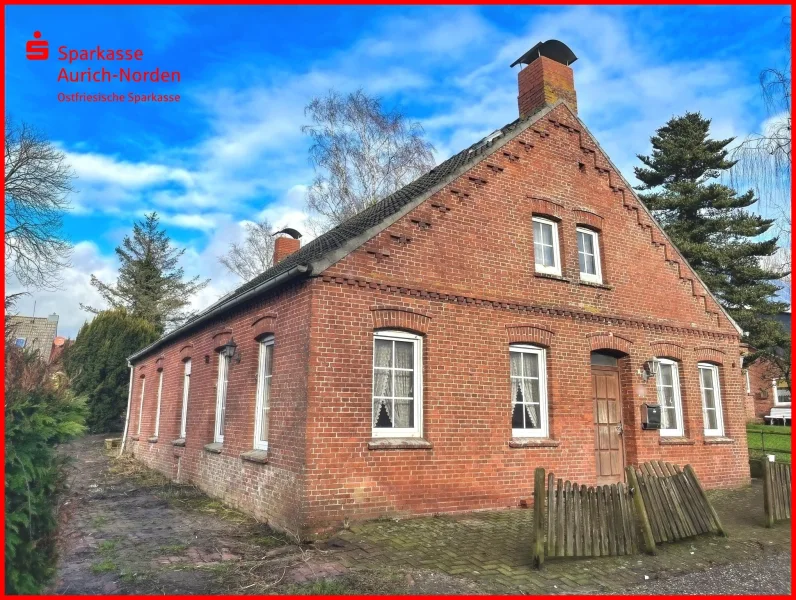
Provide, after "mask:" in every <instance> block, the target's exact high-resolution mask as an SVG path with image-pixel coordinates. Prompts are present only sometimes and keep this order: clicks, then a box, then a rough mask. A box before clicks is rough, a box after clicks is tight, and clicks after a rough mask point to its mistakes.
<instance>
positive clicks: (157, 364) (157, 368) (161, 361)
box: [155, 356, 166, 371]
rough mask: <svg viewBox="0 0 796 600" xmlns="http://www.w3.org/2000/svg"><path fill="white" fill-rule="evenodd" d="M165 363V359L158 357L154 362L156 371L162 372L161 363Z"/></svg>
mask: <svg viewBox="0 0 796 600" xmlns="http://www.w3.org/2000/svg"><path fill="white" fill-rule="evenodd" d="M165 361H166V359H165V358H164V357H163V356H158V359H157V360H156V361H155V369H156V370H158V371H162V370H163V363H164V362H165Z"/></svg>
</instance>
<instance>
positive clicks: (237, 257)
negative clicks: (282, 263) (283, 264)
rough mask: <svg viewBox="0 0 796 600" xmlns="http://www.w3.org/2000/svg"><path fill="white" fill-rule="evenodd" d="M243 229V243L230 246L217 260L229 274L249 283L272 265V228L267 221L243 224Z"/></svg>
mask: <svg viewBox="0 0 796 600" xmlns="http://www.w3.org/2000/svg"><path fill="white" fill-rule="evenodd" d="M243 227H244V229H245V230H246V238H245V239H244V240H243V242H242V243H240V244H238V243H233V244H230V245H229V250H228V251H227V253H226V254H224V255H223V256H219V257H218V260H219V262H220V263H221V264H222V265H224V266H225V267H226V268H227V270H228V271H229V272H230V273H234V274H235V275H237V276H238V277H240V278H241V279H242V280H243V281H249V280H251V279H254V278H255V277H257V275H259V274H260V273H262V272H263V271H265V270H267V269H269V268H270V267H271V265H272V264H273V260H274V238H273V227H272V226H271V223H269V222H268V221H267V220H264V221H260V222H259V223H245V224H244V226H243Z"/></svg>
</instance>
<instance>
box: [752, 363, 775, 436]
mask: <svg viewBox="0 0 796 600" xmlns="http://www.w3.org/2000/svg"><path fill="white" fill-rule="evenodd" d="M779 376H780V373H779V372H778V370H777V368H776V367H775V366H774V365H773V364H771V363H769V362H767V361H765V360H758V361H755V362H754V363H752V364H751V365H750V366H749V392H748V394H747V418H748V419H749V420H750V421H758V422H760V423H762V422H763V417H764V416H766V415H767V414H769V413H770V412H771V408H772V407H773V406H774V389H773V385H772V383H771V382H772V380H773V379H778V378H779Z"/></svg>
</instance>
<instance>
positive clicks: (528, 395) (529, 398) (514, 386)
mask: <svg viewBox="0 0 796 600" xmlns="http://www.w3.org/2000/svg"><path fill="white" fill-rule="evenodd" d="M537 360H538V359H537V357H536V356H535V355H533V354H525V353H522V352H511V353H510V370H511V399H512V403H513V406H512V411H514V412H516V410H517V408H516V407H517V406H522V409H521V410H523V413H524V422H523V424H520V423H513V424H512V426H513V427H515V428H517V429H536V428H537V427H539V421H540V415H539V412H538V411H539V404H538V403H539V394H538V386H539V380H538V379H531V378H530V377H537V378H538V376H539V364H538V362H537ZM523 363H525V364H523ZM523 367H525V369H524V370H523ZM535 392H536V393H535ZM532 402H534V403H536V404H531V403H532Z"/></svg>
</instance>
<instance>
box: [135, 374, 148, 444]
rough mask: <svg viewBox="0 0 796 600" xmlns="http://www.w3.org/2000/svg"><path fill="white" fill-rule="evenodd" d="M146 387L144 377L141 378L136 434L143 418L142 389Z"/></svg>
mask: <svg viewBox="0 0 796 600" xmlns="http://www.w3.org/2000/svg"><path fill="white" fill-rule="evenodd" d="M145 389H146V377H142V378H141V400H140V401H139V403H138V431H137V432H136V433H137V435H141V421H143V420H144V390H145Z"/></svg>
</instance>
